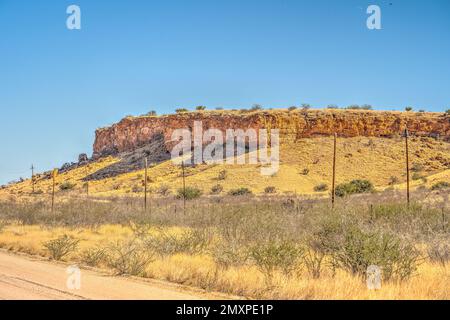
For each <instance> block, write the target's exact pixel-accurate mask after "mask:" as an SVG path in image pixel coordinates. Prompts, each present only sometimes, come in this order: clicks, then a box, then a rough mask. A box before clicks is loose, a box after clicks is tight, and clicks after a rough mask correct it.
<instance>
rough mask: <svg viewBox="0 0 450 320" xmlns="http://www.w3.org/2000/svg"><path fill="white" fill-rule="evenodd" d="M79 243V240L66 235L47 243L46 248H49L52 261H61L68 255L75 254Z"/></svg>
mask: <svg viewBox="0 0 450 320" xmlns="http://www.w3.org/2000/svg"><path fill="white" fill-rule="evenodd" d="M79 242H80V240H79V239H74V238H72V237H69V236H68V235H66V234H65V235H62V236H60V237H58V238H56V239H53V240H49V241H47V242H45V243H44V247H45V248H47V250H48V251H49V253H50V256H51V258H52V259H55V260H61V259H62V258H64V257H65V256H67V255H68V254H70V253H72V252H74V251H75V250H76V249H77V247H78V244H79Z"/></svg>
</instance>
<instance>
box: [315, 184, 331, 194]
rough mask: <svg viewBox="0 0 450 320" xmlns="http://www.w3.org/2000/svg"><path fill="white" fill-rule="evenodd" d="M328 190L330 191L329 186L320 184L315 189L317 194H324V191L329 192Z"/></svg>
mask: <svg viewBox="0 0 450 320" xmlns="http://www.w3.org/2000/svg"><path fill="white" fill-rule="evenodd" d="M327 190H328V185H327V184H326V183H320V184H318V185H317V186H315V187H314V191H315V192H322V191H327Z"/></svg>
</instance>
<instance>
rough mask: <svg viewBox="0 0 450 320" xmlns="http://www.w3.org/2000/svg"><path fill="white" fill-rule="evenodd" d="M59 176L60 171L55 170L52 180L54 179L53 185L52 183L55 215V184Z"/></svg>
mask: <svg viewBox="0 0 450 320" xmlns="http://www.w3.org/2000/svg"><path fill="white" fill-rule="evenodd" d="M57 175H58V169H54V170H53V173H52V179H53V183H52V213H53V209H54V206H55V184H56V181H55V180H56V176H57Z"/></svg>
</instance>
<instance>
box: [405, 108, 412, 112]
mask: <svg viewBox="0 0 450 320" xmlns="http://www.w3.org/2000/svg"><path fill="white" fill-rule="evenodd" d="M412 110H413V108H412V107H406V108H405V111H407V112H409V111H412Z"/></svg>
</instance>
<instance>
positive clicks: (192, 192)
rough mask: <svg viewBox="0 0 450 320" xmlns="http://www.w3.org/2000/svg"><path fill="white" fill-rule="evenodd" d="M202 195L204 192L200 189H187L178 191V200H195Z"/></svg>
mask: <svg viewBox="0 0 450 320" xmlns="http://www.w3.org/2000/svg"><path fill="white" fill-rule="evenodd" d="M201 195H202V191H201V190H200V189H197V188H194V187H186V188H185V189H178V195H177V198H178V199H183V198H184V199H186V200H193V199H196V198H198V197H200V196H201Z"/></svg>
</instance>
